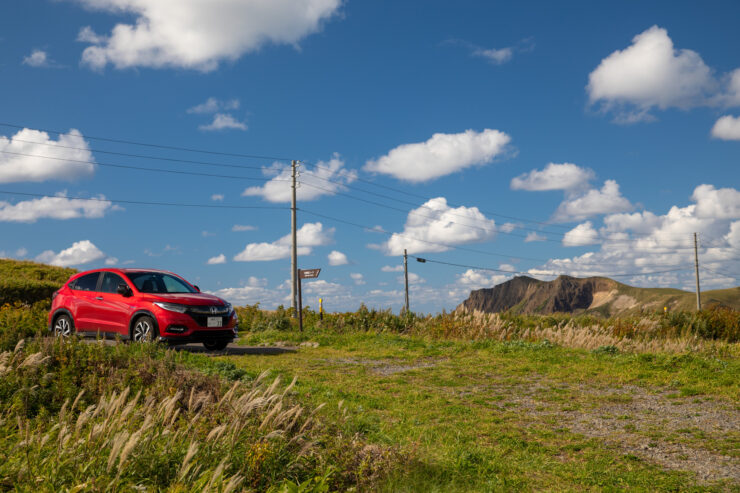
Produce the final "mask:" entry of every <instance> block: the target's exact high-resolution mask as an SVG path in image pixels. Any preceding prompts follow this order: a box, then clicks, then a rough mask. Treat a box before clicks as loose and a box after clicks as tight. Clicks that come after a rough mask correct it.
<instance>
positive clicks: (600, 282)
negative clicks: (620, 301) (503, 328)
mask: <svg viewBox="0 0 740 493" xmlns="http://www.w3.org/2000/svg"><path fill="white" fill-rule="evenodd" d="M618 286H619V283H618V282H616V281H613V280H611V279H607V278H604V277H589V278H585V279H579V278H576V277H570V276H560V277H558V278H557V279H555V280H554V281H540V280H537V279H533V278H531V277H526V276H521V277H515V278H514V279H512V280H510V281H507V282H505V283H502V284H499V285H497V286H494V287H493V288H490V289H478V290H476V291H472V292H471V293H470V297H469V298H468V299H467V300H465V301H463V302H462V304H461V305H460V306H458V308H457V309H458V310H459V311H463V312H473V311H481V312H487V313H495V312H503V311H506V310H511V309H513V310H514V311H516V312H518V313H526V314H533V313H537V314H548V313H555V312H566V313H573V312H577V311H583V310H587V309H589V308H590V307H591V305H592V304H593V303H594V295H595V294H596V293H603V292H610V291H614V290H615V289H616V288H617V287H618Z"/></svg>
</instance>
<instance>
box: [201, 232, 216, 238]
mask: <svg viewBox="0 0 740 493" xmlns="http://www.w3.org/2000/svg"><path fill="white" fill-rule="evenodd" d="M200 235H201V236H202V237H203V238H210V237H211V236H216V233H213V232H211V231H205V230H203V231H201V232H200Z"/></svg>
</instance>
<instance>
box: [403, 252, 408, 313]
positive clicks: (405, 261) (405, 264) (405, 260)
mask: <svg viewBox="0 0 740 493" xmlns="http://www.w3.org/2000/svg"><path fill="white" fill-rule="evenodd" d="M403 278H404V281H405V284H406V305H405V306H406V313H408V312H409V256H408V254H407V253H406V249H405V248H404V249H403Z"/></svg>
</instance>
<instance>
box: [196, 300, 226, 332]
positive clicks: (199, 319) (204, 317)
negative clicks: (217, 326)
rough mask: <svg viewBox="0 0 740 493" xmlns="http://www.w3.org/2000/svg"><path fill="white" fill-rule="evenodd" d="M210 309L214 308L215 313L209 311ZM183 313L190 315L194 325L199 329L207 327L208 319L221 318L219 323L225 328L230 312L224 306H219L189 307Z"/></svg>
mask: <svg viewBox="0 0 740 493" xmlns="http://www.w3.org/2000/svg"><path fill="white" fill-rule="evenodd" d="M211 308H215V311H211ZM185 313H187V314H188V315H190V317H191V318H192V319H193V320H195V323H197V324H198V325H200V326H201V327H207V326H208V317H221V323H222V325H223V326H224V327H226V325H228V323H229V318H230V315H231V310H229V308H228V307H226V306H219V305H206V306H189V307H188V309H187V311H186V312H185Z"/></svg>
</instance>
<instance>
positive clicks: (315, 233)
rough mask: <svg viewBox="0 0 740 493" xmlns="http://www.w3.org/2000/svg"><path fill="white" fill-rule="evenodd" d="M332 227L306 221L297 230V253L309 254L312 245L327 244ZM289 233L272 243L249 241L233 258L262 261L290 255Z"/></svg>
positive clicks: (332, 232) (243, 260)
mask: <svg viewBox="0 0 740 493" xmlns="http://www.w3.org/2000/svg"><path fill="white" fill-rule="evenodd" d="M333 234H334V228H329V229H327V230H324V227H323V225H322V224H321V223H306V224H304V225H303V226H302V227H301V228H300V229H299V230H298V232H297V235H298V254H299V255H309V254H310V253H311V251H312V248H313V247H317V246H324V245H328V244H329V243H331V242H332V236H333ZM291 241H292V237H291V235H289V234H288V235H285V236H283V237H282V238H280V239H279V240H276V241H273V242H272V243H265V242H262V243H249V244H248V245H247V246H246V248H245V249H244V250H243V251H241V252H240V253H238V254H237V255H236V256H235V257H234V260H236V261H238V262H262V261H268V260H278V259H281V258H287V257H289V256H290V251H291Z"/></svg>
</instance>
